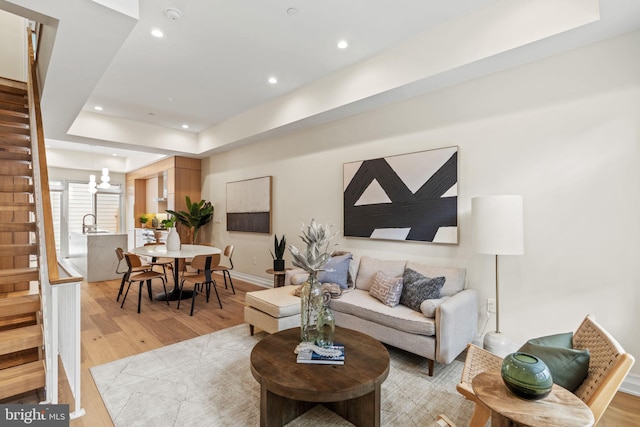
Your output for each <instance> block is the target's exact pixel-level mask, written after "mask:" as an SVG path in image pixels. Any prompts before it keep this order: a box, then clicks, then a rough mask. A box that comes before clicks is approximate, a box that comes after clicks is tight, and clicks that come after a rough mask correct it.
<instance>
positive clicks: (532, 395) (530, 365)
mask: <svg viewBox="0 0 640 427" xmlns="http://www.w3.org/2000/svg"><path fill="white" fill-rule="evenodd" d="M501 373H502V380H503V381H504V383H505V384H506V385H507V387H508V388H509V390H511V391H512V392H513V393H514V394H515V395H517V396H519V397H522V398H523V399H529V400H535V399H542V398H543V397H546V396H547V395H548V394H549V393H550V392H551V387H553V378H551V372H549V368H548V367H547V365H546V364H545V363H544V362H543V361H542V360H541V359H539V358H538V357H536V356H534V355H532V354H528V353H520V352H516V353H512V354H509V355H507V356H506V357H505V358H504V360H503V361H502V372H501Z"/></svg>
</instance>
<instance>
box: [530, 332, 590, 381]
mask: <svg viewBox="0 0 640 427" xmlns="http://www.w3.org/2000/svg"><path fill="white" fill-rule="evenodd" d="M518 351H521V352H523V353H529V354H533V355H534V356H538V357H539V358H540V359H541V360H542V361H543V362H544V363H545V364H546V365H547V366H548V367H549V371H550V372H551V378H553V382H554V383H556V384H558V385H559V386H561V387H564V388H566V389H567V390H569V391H574V390H575V389H577V388H578V387H579V386H580V384H582V381H584V379H585V378H586V377H587V374H588V371H589V360H590V358H591V355H590V353H589V350H576V349H573V333H572V332H566V333H563V334H555V335H549V336H546V337H540V338H534V339H531V340H529V341H527V342H526V343H525V344H524V345H523V346H522V347H520V349H519V350H518Z"/></svg>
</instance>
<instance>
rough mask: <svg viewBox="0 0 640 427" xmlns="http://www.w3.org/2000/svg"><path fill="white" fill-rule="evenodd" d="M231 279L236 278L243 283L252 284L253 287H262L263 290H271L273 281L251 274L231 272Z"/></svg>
mask: <svg viewBox="0 0 640 427" xmlns="http://www.w3.org/2000/svg"><path fill="white" fill-rule="evenodd" d="M232 274H233V277H237V278H238V279H240V280H244V281H245V282H249V283H252V284H254V285H258V286H263V287H265V288H273V279H265V278H263V277H258V276H253V275H251V274H246V273H241V272H239V271H236V270H233V272H232Z"/></svg>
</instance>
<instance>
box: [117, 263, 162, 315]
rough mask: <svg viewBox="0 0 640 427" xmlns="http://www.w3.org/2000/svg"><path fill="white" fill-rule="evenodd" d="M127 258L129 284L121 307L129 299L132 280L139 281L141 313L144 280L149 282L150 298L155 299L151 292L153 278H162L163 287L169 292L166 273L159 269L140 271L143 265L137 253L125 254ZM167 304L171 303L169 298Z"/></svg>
mask: <svg viewBox="0 0 640 427" xmlns="http://www.w3.org/2000/svg"><path fill="white" fill-rule="evenodd" d="M124 257H125V259H126V260H127V266H128V267H129V270H128V272H127V273H126V275H127V280H126V281H127V282H128V283H129V286H127V291H126V292H125V293H124V297H123V298H122V304H120V308H123V307H124V302H125V301H126V300H127V295H128V294H129V289H131V283H132V282H139V283H140V284H139V288H138V313H140V305H141V303H142V286H143V284H144V282H147V290H148V292H149V300H151V301H153V294H152V292H151V281H152V280H153V279H160V280H162V287H163V288H164V293H165V294H166V293H167V282H166V279H165V278H166V273H160V272H159V271H154V270H144V271H140V272H138V273H136V271H139V270H137V269H139V268H140V267H141V266H143V264H142V261H141V260H140V257H139V256H138V255H135V254H124ZM167 305H169V300H168V299H167Z"/></svg>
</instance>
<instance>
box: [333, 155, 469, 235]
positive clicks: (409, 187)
mask: <svg viewBox="0 0 640 427" xmlns="http://www.w3.org/2000/svg"><path fill="white" fill-rule="evenodd" d="M344 235H345V236H346V237H366V238H371V239H387V240H414V241H420V242H432V243H449V244H457V243H458V147H447V148H440V149H437V150H429V151H421V152H418V153H410V154H403V155H398V156H390V157H383V158H379V159H372V160H364V161H359V162H352V163H345V164H344Z"/></svg>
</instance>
